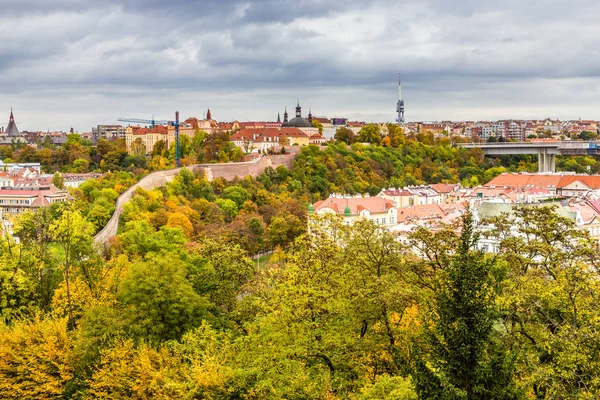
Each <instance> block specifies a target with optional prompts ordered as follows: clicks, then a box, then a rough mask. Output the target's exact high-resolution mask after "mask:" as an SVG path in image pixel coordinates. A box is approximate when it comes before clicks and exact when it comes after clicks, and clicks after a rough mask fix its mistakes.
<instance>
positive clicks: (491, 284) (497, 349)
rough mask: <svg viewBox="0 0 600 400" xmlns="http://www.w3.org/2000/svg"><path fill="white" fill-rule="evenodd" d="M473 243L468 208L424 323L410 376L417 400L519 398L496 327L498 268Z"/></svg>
mask: <svg viewBox="0 0 600 400" xmlns="http://www.w3.org/2000/svg"><path fill="white" fill-rule="evenodd" d="M477 241H478V235H477V234H475V233H474V225H473V217H472V215H471V214H470V213H469V212H467V213H466V214H465V215H464V216H463V218H462V232H461V234H460V238H459V240H458V244H457V248H456V250H455V254H454V255H453V256H451V257H450V259H447V260H445V261H444V263H443V264H442V266H443V269H441V270H439V271H438V278H437V281H436V283H435V285H436V290H435V293H434V305H433V309H432V310H431V311H430V312H429V313H428V314H427V317H426V319H425V321H424V328H425V334H424V341H425V343H426V345H425V348H424V349H422V352H423V353H422V356H421V358H419V359H417V361H416V367H415V371H414V375H413V376H414V378H415V384H416V390H417V393H418V394H419V397H420V398H427V399H447V398H455V399H468V400H470V399H515V398H517V397H518V392H517V390H516V385H515V383H514V380H513V379H514V378H513V374H514V367H513V362H512V359H511V357H510V356H509V355H508V354H507V353H506V350H505V349H503V348H502V346H501V344H500V343H499V342H498V341H497V337H496V336H497V334H496V332H495V330H494V324H495V323H496V322H497V321H498V317H499V314H498V310H497V308H496V305H495V299H496V295H497V293H496V291H497V289H498V283H499V282H498V278H497V274H498V273H499V268H500V267H501V266H500V265H498V264H497V262H496V261H495V260H494V259H493V258H488V257H487V256H485V255H484V254H483V252H482V251H479V250H474V248H475V245H476V243H477Z"/></svg>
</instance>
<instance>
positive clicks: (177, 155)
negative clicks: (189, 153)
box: [117, 111, 181, 168]
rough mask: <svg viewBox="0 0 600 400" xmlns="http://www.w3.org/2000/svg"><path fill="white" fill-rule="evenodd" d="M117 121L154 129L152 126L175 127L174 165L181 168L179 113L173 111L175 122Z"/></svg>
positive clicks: (127, 119) (129, 119)
mask: <svg viewBox="0 0 600 400" xmlns="http://www.w3.org/2000/svg"><path fill="white" fill-rule="evenodd" d="M117 121H120V122H133V123H136V124H146V125H151V126H152V128H154V125H156V124H158V125H171V126H174V127H175V150H176V151H175V165H176V166H177V168H181V148H180V147H179V111H175V121H164V120H158V121H157V120H154V118H153V119H140V118H117Z"/></svg>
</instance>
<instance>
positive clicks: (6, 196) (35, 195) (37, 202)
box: [0, 185, 72, 215]
mask: <svg viewBox="0 0 600 400" xmlns="http://www.w3.org/2000/svg"><path fill="white" fill-rule="evenodd" d="M71 198H72V197H71V196H70V195H69V193H68V192H67V191H66V190H61V189H58V188H57V187H55V186H54V185H47V186H35V187H6V188H1V189H0V213H1V214H8V215H17V214H22V213H24V212H25V211H28V210H34V209H36V208H39V207H45V206H49V205H51V204H53V203H56V202H65V201H68V200H70V199H71Z"/></svg>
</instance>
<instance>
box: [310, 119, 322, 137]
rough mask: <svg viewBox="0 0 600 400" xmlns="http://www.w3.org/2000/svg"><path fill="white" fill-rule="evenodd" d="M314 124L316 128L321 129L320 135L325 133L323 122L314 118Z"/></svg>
mask: <svg viewBox="0 0 600 400" xmlns="http://www.w3.org/2000/svg"><path fill="white" fill-rule="evenodd" d="M312 126H314V127H315V128H317V129H318V130H319V134H320V135H322V134H323V124H322V123H320V122H319V121H317V120H316V119H313V120H312Z"/></svg>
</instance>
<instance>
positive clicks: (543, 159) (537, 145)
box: [458, 140, 600, 172]
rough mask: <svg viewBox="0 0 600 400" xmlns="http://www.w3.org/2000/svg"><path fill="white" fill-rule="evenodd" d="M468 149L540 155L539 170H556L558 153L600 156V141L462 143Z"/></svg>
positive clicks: (494, 153) (492, 154) (498, 153)
mask: <svg viewBox="0 0 600 400" xmlns="http://www.w3.org/2000/svg"><path fill="white" fill-rule="evenodd" d="M458 145H459V146H461V147H464V148H467V149H481V150H483V153H484V154H486V155H490V156H503V155H519V154H534V155H537V156H538V171H539V172H555V171H556V155H557V154H559V155H563V156H584V155H591V156H600V142H583V141H576V140H562V141H556V142H500V143H461V144H458Z"/></svg>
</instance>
